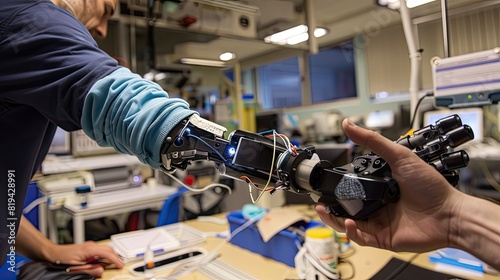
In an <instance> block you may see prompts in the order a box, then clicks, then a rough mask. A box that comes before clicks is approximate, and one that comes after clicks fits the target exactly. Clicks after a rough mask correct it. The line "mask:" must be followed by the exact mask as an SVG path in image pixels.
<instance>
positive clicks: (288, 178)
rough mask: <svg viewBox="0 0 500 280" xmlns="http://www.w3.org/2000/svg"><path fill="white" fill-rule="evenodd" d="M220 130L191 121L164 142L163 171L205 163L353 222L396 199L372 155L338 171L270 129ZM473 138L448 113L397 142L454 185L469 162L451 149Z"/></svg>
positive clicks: (197, 119)
mask: <svg viewBox="0 0 500 280" xmlns="http://www.w3.org/2000/svg"><path fill="white" fill-rule="evenodd" d="M225 132H226V129H225V128H224V127H222V126H219V125H217V124H215V123H212V122H210V121H207V120H204V119H202V118H200V117H199V116H198V115H193V116H191V117H190V118H189V119H188V120H185V121H183V122H182V123H180V124H179V125H177V126H176V127H175V128H174V129H173V130H172V131H171V133H170V134H169V136H168V137H166V139H165V141H164V144H163V147H162V150H161V156H162V163H163V165H162V167H161V168H162V170H163V171H164V172H173V171H175V169H176V168H179V169H182V170H184V169H186V168H187V166H188V165H189V164H190V163H191V162H193V161H196V160H210V161H213V162H215V163H216V165H217V166H218V169H219V172H220V174H222V175H225V176H228V177H232V178H234V179H237V180H245V181H246V182H247V183H249V184H254V185H256V186H257V185H260V186H265V187H268V185H269V184H270V183H272V184H273V186H272V187H271V189H272V190H271V193H273V192H274V191H276V190H286V191H291V192H295V193H299V194H309V195H310V196H311V197H312V198H313V200H315V201H316V202H322V203H324V204H325V205H326V206H327V209H328V210H330V212H331V213H332V214H334V215H335V216H340V217H349V218H352V219H364V218H367V217H368V216H369V215H370V214H371V213H373V212H375V211H377V210H379V209H380V208H382V207H383V206H385V205H387V204H388V203H393V202H396V201H397V200H398V199H399V196H400V193H399V187H398V185H397V182H396V181H395V180H394V179H393V178H392V177H391V170H390V168H389V165H388V164H386V162H385V161H384V160H383V159H382V158H381V157H379V156H378V155H376V154H374V153H368V154H366V155H362V156H358V157H356V158H355V159H354V160H353V161H352V162H351V163H349V164H346V165H344V166H341V167H335V166H333V165H332V164H331V163H330V162H328V161H325V160H321V159H320V158H319V157H318V156H317V155H316V154H315V149H314V147H313V146H305V147H301V148H297V147H295V146H293V145H291V144H290V143H289V142H288V141H287V140H286V139H285V138H284V137H282V136H280V135H278V134H276V133H275V132H271V133H270V134H269V135H262V134H255V133H250V132H246V131H243V130H236V131H234V132H232V133H231V134H230V135H229V137H228V139H227V140H226V139H224V138H223V136H224V133H225ZM473 138H474V134H473V132H472V129H471V128H470V127H469V126H468V125H462V121H461V120H460V117H459V116H458V115H451V116H449V117H446V118H443V119H440V120H438V121H437V122H436V124H435V125H428V126H426V127H424V128H422V129H420V130H417V131H415V132H414V135H413V136H406V137H404V138H401V139H399V140H398V141H397V143H399V144H401V145H403V146H406V147H408V148H409V149H412V150H414V152H415V153H416V154H417V155H418V156H419V157H420V158H421V159H422V160H424V161H426V162H427V163H428V164H430V165H432V166H433V167H435V168H436V170H438V171H439V172H440V173H441V174H443V176H445V178H446V179H447V180H448V182H450V184H452V185H454V186H456V184H457V183H458V172H457V171H456V170H457V169H459V168H462V167H465V166H467V164H468V162H469V158H468V155H467V153H466V152H464V151H461V150H460V151H456V152H449V150H451V148H454V147H457V146H459V145H461V144H463V143H465V142H467V141H469V140H471V139H473ZM382 156H383V155H382Z"/></svg>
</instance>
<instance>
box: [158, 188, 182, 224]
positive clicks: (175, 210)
mask: <svg viewBox="0 0 500 280" xmlns="http://www.w3.org/2000/svg"><path fill="white" fill-rule="evenodd" d="M187 191H188V189H186V188H185V187H181V188H179V190H178V191H177V192H176V193H174V194H172V195H170V196H169V197H168V198H167V199H165V202H164V203H163V206H162V207H161V210H160V213H159V214H158V221H157V222H156V226H157V227H159V226H165V225H169V224H174V223H177V222H179V217H180V209H181V200H182V195H183V194H184V193H185V192H187Z"/></svg>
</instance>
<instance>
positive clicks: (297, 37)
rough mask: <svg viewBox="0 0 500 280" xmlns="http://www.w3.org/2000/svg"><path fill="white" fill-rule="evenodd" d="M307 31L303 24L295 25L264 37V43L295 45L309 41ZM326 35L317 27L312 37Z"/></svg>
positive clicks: (322, 29)
mask: <svg viewBox="0 0 500 280" xmlns="http://www.w3.org/2000/svg"><path fill="white" fill-rule="evenodd" d="M307 29H308V28H307V26H306V25H304V24H301V25H297V26H295V27H292V28H290V29H286V30H283V31H280V32H278V33H275V34H272V35H270V36H267V37H265V38H264V42H266V43H275V44H279V45H286V44H289V45H295V44H298V43H301V42H304V41H307V39H309V34H308V33H307ZM326 33H328V30H327V29H325V28H321V27H318V28H316V29H315V30H314V36H315V37H317V38H318V37H321V36H324V35H326Z"/></svg>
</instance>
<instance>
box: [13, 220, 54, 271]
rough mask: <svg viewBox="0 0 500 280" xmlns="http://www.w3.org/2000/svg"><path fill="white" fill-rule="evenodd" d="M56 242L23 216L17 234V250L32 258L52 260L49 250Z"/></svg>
mask: <svg viewBox="0 0 500 280" xmlns="http://www.w3.org/2000/svg"><path fill="white" fill-rule="evenodd" d="M53 245H54V243H52V242H51V241H50V240H49V239H47V238H46V237H45V236H44V235H43V234H42V233H41V232H40V231H38V230H37V229H36V228H35V227H34V226H33V225H32V224H31V223H30V222H29V221H28V220H27V219H26V218H25V217H22V218H21V223H20V224H19V231H18V233H17V236H16V249H17V252H18V253H19V254H20V255H22V256H25V257H27V258H29V259H32V260H48V261H52V262H53V261H55V260H50V258H49V252H50V250H51V248H52V246H53Z"/></svg>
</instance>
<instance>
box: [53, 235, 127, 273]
mask: <svg viewBox="0 0 500 280" xmlns="http://www.w3.org/2000/svg"><path fill="white" fill-rule="evenodd" d="M50 250H51V253H50V254H49V255H50V256H51V261H52V262H54V263H60V264H66V265H70V266H69V268H68V269H69V271H73V272H76V271H78V272H85V273H87V274H90V275H93V276H96V277H101V275H102V273H103V272H104V268H106V267H108V268H109V267H111V266H114V267H115V268H122V267H123V263H122V262H121V261H120V259H119V257H118V255H116V253H115V252H114V250H113V249H112V248H111V247H109V246H105V245H99V244H96V243H95V242H93V241H87V242H84V243H78V244H70V245H57V244H54V246H53V247H51V249H50Z"/></svg>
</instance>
